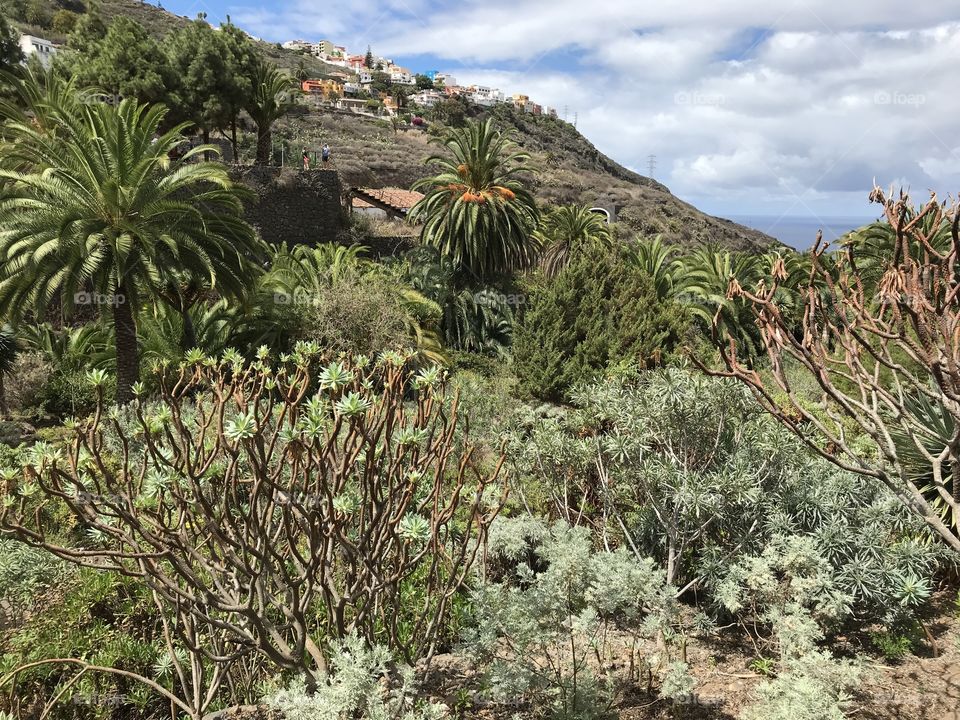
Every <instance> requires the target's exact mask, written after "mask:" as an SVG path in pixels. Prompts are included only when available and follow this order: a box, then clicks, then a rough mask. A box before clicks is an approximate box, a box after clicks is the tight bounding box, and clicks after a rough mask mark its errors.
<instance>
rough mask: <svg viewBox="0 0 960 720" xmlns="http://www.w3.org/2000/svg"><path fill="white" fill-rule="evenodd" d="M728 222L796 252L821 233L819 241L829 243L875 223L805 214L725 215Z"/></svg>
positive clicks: (858, 219) (868, 218) (860, 219)
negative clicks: (774, 239)
mask: <svg viewBox="0 0 960 720" xmlns="http://www.w3.org/2000/svg"><path fill="white" fill-rule="evenodd" d="M727 218H728V219H730V220H733V221H734V222H736V223H740V224H741V225H746V226H747V227H751V228H753V229H754V230H759V231H760V232H763V233H766V234H767V235H770V236H771V237H774V238H776V239H777V240H779V241H780V242H782V243H783V244H785V245H789V246H790V247H792V248H795V249H796V250H809V249H810V248H812V247H813V243H814V242H815V241H816V239H817V231H818V230H823V239H824V240H826V241H828V242H833V241H834V240H836V239H837V238H840V237H842V236H843V235H845V234H847V233H848V232H850V231H851V230H856V229H857V228H859V227H862V226H864V225H866V224H868V223H871V222H873V221H875V220H876V219H877V218H876V216H874V217H869V216H867V217H863V216H860V217H856V216H823V217H810V216H805V215H799V216H798V215H784V216H779V215H728V216H727Z"/></svg>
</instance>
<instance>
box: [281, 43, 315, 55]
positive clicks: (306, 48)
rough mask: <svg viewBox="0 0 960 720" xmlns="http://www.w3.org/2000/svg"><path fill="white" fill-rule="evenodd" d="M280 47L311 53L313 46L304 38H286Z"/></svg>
mask: <svg viewBox="0 0 960 720" xmlns="http://www.w3.org/2000/svg"><path fill="white" fill-rule="evenodd" d="M281 47H283V48H284V49H285V50H302V51H303V52H308V53H313V52H314V49H315V46H314V44H313V43H311V42H307V41H306V40H287V41H286V42H285V43H284V44H283V45H282V46H281Z"/></svg>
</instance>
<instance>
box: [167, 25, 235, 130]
mask: <svg viewBox="0 0 960 720" xmlns="http://www.w3.org/2000/svg"><path fill="white" fill-rule="evenodd" d="M167 55H168V57H169V60H170V67H171V69H172V70H173V76H174V77H176V78H177V83H176V85H175V87H174V88H173V89H172V90H171V93H170V106H171V110H172V111H173V113H174V118H175V119H176V120H177V121H182V122H189V123H192V124H193V125H194V126H195V127H196V128H197V129H199V130H200V132H201V133H202V134H203V141H204V142H205V143H206V142H209V141H210V133H211V132H212V131H213V130H217V129H220V128H225V127H227V125H229V123H230V120H231V117H232V116H231V110H232V108H231V105H230V101H229V98H230V96H231V95H232V93H233V84H232V77H231V75H232V70H233V68H232V66H231V63H230V62H229V56H228V51H227V46H226V43H225V42H224V40H223V38H222V37H221V34H220V33H219V32H216V31H215V30H214V29H213V28H212V27H210V25H209V24H207V22H206V19H205V16H204V15H203V14H202V13H201V14H200V15H199V16H198V17H197V19H196V20H195V21H194V22H192V23H190V24H188V25H186V26H184V27H183V28H181V29H180V30H177V31H175V32H174V33H173V34H172V36H171V37H170V39H169V41H168V50H167Z"/></svg>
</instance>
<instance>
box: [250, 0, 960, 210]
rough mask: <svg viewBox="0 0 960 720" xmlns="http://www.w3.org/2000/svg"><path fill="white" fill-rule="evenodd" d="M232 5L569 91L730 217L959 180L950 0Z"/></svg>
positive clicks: (604, 134)
mask: <svg viewBox="0 0 960 720" xmlns="http://www.w3.org/2000/svg"><path fill="white" fill-rule="evenodd" d="M234 17H235V19H237V21H238V22H240V23H241V24H246V26H247V27H248V29H250V30H251V31H253V32H255V33H260V34H263V35H265V36H268V37H271V38H272V39H286V38H289V37H294V36H296V37H301V36H308V37H315V38H318V37H327V36H335V37H333V39H337V40H342V41H345V42H347V43H348V45H349V46H350V47H351V48H358V49H361V50H362V49H365V48H366V46H367V44H371V45H373V47H374V48H375V49H376V50H377V51H378V52H382V53H384V54H387V55H390V56H393V57H413V56H417V55H423V56H429V57H434V58H440V59H441V65H442V61H443V59H446V61H447V62H448V63H449V64H450V67H451V69H455V74H456V75H457V77H458V78H459V79H460V80H461V81H467V82H478V83H483V84H492V85H498V86H500V87H502V88H503V89H504V90H506V91H508V92H525V93H527V94H529V95H531V96H532V97H534V98H535V99H536V100H537V101H538V102H540V103H542V104H545V105H551V106H553V107H556V108H558V109H559V110H561V111H562V109H563V108H564V106H567V107H568V108H569V117H570V118H571V119H572V117H573V114H574V113H577V114H578V118H579V123H578V127H579V128H580V130H581V131H583V132H584V134H585V135H586V136H587V137H588V138H590V139H591V140H592V141H593V142H594V143H595V144H596V145H597V146H598V147H599V148H600V149H601V150H602V151H604V152H606V153H607V154H609V155H611V156H612V157H614V158H615V159H617V160H618V161H620V162H621V163H623V164H624V165H627V166H628V167H632V168H634V169H640V170H641V171H642V169H643V168H644V167H645V166H646V157H647V155H649V154H651V153H654V154H656V155H657V156H658V159H659V161H658V167H659V168H660V172H659V177H658V179H659V180H661V181H663V182H665V183H666V184H667V185H668V186H670V188H671V189H672V190H673V191H674V192H675V193H677V194H678V195H680V196H681V197H684V198H685V199H688V200H691V201H692V202H694V203H698V204H702V205H705V206H706V207H708V208H711V209H713V210H714V211H718V209H723V208H729V209H727V210H726V214H735V213H737V212H738V211H739V212H744V211H746V212H761V211H769V212H782V211H783V210H786V209H787V208H792V211H793V212H795V213H796V214H804V213H807V212H810V213H827V214H831V213H832V214H842V215H851V214H860V213H864V214H866V213H870V212H872V209H871V208H869V206H867V205H866V202H865V197H866V193H867V191H868V190H869V188H870V186H871V184H872V182H873V180H874V178H876V179H877V181H878V182H880V183H881V184H886V183H888V182H890V181H892V180H896V179H904V180H905V181H907V182H910V183H911V184H912V185H913V187H914V188H915V189H917V190H920V189H926V188H928V187H936V188H938V189H940V191H941V194H946V192H948V191H956V190H960V150H958V148H957V147H956V141H955V118H956V117H958V116H960V97H958V94H957V93H956V92H955V91H954V88H953V84H954V83H953V77H952V72H953V65H954V63H955V62H956V58H957V57H960V13H958V8H957V6H956V2H955V0H932V1H928V2H924V3H915V4H914V5H912V6H911V7H910V8H909V9H907V10H905V9H904V6H903V3H902V2H900V0H895V1H894V0H870V1H868V0H844V1H842V2H841V1H838V0H777V1H771V0H687V2H684V3H676V2H672V1H670V0H647V1H646V2H643V3H639V2H634V1H633V0H605V1H604V2H594V3H584V2H583V1H582V0H486V2H483V3H469V4H468V3H439V2H427V0H387V2H384V1H383V0H376V1H375V0H360V1H359V2H357V1H355V2H349V3H348V2H346V1H345V0H331V1H330V2H327V3H324V4H322V5H318V4H316V3H314V2H312V0H287V1H286V2H284V3H282V6H281V8H280V9H279V10H271V11H270V12H269V13H263V12H260V13H249V12H247V13H244V12H239V11H236V10H235V11H234ZM461 65H466V67H460V66H461Z"/></svg>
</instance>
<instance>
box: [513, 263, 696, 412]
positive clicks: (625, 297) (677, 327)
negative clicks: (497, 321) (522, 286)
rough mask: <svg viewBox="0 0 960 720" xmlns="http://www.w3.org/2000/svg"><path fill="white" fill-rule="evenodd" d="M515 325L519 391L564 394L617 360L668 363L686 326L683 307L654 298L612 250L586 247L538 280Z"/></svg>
mask: <svg viewBox="0 0 960 720" xmlns="http://www.w3.org/2000/svg"><path fill="white" fill-rule="evenodd" d="M541 282H542V284H541V285H540V286H539V287H535V288H534V290H533V293H532V302H531V303H530V307H529V309H528V310H527V312H526V313H525V315H524V316H523V317H522V318H521V320H520V322H519V323H518V324H517V327H516V328H515V330H514V348H513V353H514V368H515V371H516V373H517V376H518V378H519V379H520V387H521V389H522V390H523V391H524V392H526V393H528V394H530V395H533V396H535V397H538V398H542V399H545V400H554V401H559V400H563V399H564V397H565V394H566V392H567V391H568V390H569V388H570V387H572V386H573V385H575V384H576V383H579V382H584V381H587V380H590V379H591V378H592V377H593V376H595V375H598V374H600V373H603V372H604V371H606V370H608V369H611V368H614V367H617V366H621V365H637V366H641V367H653V366H657V365H660V364H662V363H664V362H665V361H667V360H668V359H669V358H670V356H671V355H672V354H673V352H674V351H675V350H676V348H677V347H678V346H679V344H680V342H681V340H682V338H683V335H684V332H685V328H686V319H685V317H684V313H683V311H682V310H681V308H680V307H679V306H678V305H676V304H675V303H673V302H670V301H664V300H659V299H658V298H657V295H656V292H655V290H654V287H653V283H652V281H651V280H650V278H649V277H648V276H647V275H646V274H645V273H644V272H643V271H642V270H641V269H639V268H637V267H635V266H632V265H630V264H629V263H627V262H625V261H624V259H623V258H621V257H620V256H619V254H618V253H617V252H616V251H607V250H604V249H603V248H602V247H600V246H594V247H587V248H583V249H582V250H581V251H580V252H579V253H577V254H576V255H575V256H574V257H573V258H572V259H571V262H570V264H569V265H567V267H566V268H564V269H563V270H562V271H561V272H560V274H559V275H557V277H556V278H555V279H553V280H543V281H541Z"/></svg>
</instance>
